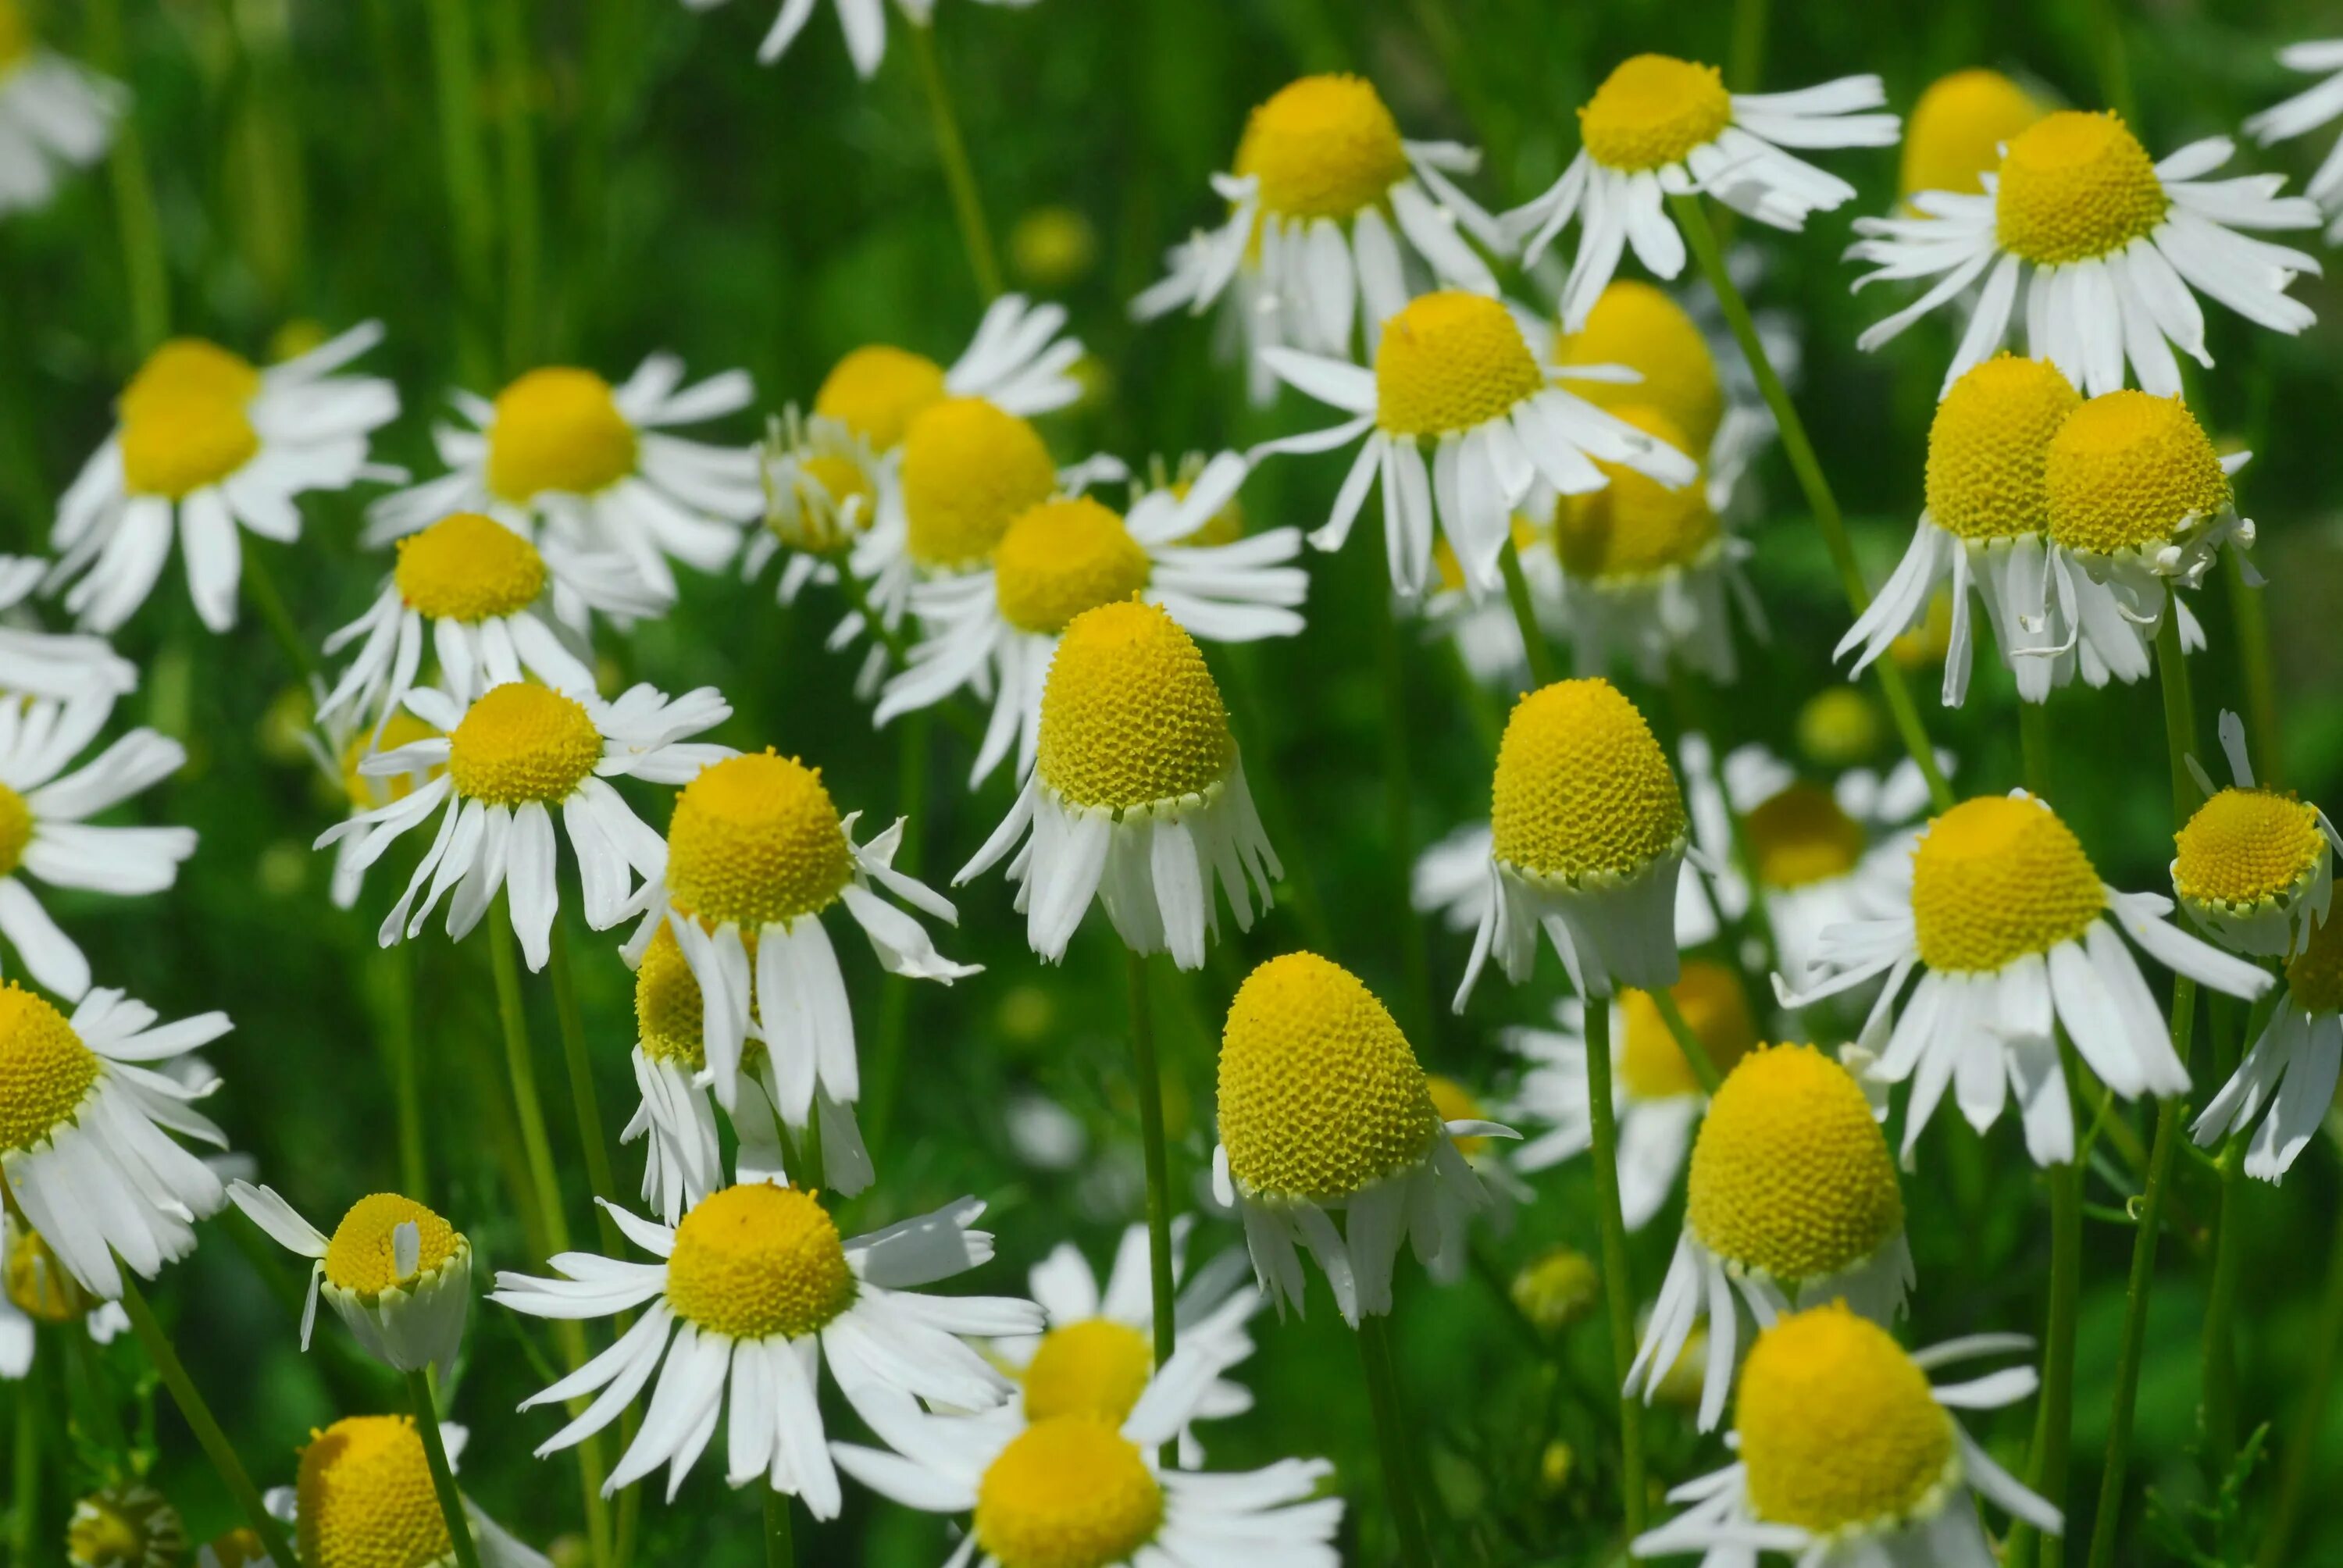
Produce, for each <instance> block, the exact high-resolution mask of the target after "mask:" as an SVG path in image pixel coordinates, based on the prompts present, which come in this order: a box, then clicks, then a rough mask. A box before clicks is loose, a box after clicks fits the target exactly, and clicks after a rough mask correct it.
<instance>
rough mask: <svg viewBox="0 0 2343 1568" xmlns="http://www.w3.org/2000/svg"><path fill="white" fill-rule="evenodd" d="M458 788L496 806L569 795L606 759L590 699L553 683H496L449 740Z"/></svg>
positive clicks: (554, 799) (552, 800)
mask: <svg viewBox="0 0 2343 1568" xmlns="http://www.w3.org/2000/svg"><path fill="white" fill-rule="evenodd" d="M447 748H448V749H447V771H448V772H449V773H450V774H451V775H452V776H453V777H454V778H455V780H456V793H457V794H458V795H461V796H463V797H465V798H466V799H472V800H485V801H487V802H488V804H489V805H491V806H519V805H523V804H525V803H527V802H528V801H531V800H535V801H539V802H541V803H543V804H546V805H548V806H549V805H553V804H555V803H557V802H558V801H561V800H566V799H568V798H569V796H570V793H571V792H572V791H573V790H575V789H577V788H578V785H580V784H582V783H584V782H585V781H586V778H587V776H588V774H590V773H592V772H593V771H594V765H595V764H596V763H598V762H599V761H601V760H602V732H601V731H600V730H598V729H595V728H594V720H593V719H592V718H591V717H589V716H588V714H587V712H586V705H585V704H584V703H581V702H579V701H578V700H577V699H575V698H569V697H564V696H562V695H561V693H559V692H558V691H555V690H553V689H551V688H549V687H543V686H534V685H531V684H529V683H528V682H526V681H518V680H516V681H508V682H507V683H506V684H505V685H502V686H494V687H490V688H489V689H488V690H487V691H485V692H483V693H482V694H481V695H480V697H479V699H478V701H476V702H474V703H473V704H472V706H471V707H470V708H469V709H466V710H465V713H464V719H463V722H462V723H460V724H458V725H457V726H456V733H455V734H453V735H451V736H449V737H448V738H447Z"/></svg>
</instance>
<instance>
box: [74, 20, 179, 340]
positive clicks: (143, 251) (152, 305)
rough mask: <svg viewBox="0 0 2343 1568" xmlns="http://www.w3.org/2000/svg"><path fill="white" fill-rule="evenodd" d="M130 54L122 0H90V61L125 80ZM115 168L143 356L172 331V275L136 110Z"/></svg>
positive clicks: (120, 139)
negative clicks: (165, 260) (165, 257)
mask: <svg viewBox="0 0 2343 1568" xmlns="http://www.w3.org/2000/svg"><path fill="white" fill-rule="evenodd" d="M128 54H129V51H128V49H127V47H126V42H125V40H124V37H123V33H122V0H90V7H89V55H90V60H91V62H92V63H93V64H95V65H96V66H97V67H98V69H100V70H102V71H105V72H106V73H108V74H109V75H114V76H116V77H118V78H121V79H123V80H127V79H128V78H129V75H130V72H129V60H128ZM113 172H114V216H115V222H116V226H118V227H119V228H120V229H121V231H122V264H123V270H124V273H125V275H126V278H127V284H128V288H129V295H130V313H129V314H130V328H131V332H132V334H133V335H134V337H136V343H135V344H134V345H133V347H136V349H137V351H138V354H139V356H140V357H142V358H143V357H146V355H148V354H150V353H152V352H153V351H154V350H155V348H156V346H157V345H158V344H160V343H161V342H162V341H163V339H165V338H166V337H169V336H170V335H171V278H170V273H169V271H168V270H167V268H166V266H165V263H164V260H163V223H162V218H161V216H160V215H159V214H158V213H157V212H156V206H155V183H154V179H153V177H152V176H151V175H150V174H149V172H148V170H147V167H146V143H145V141H144V140H143V139H141V137H140V136H139V135H138V124H137V118H136V116H135V115H125V116H122V118H121V120H120V121H119V122H118V123H116V126H115V127H114V158H113Z"/></svg>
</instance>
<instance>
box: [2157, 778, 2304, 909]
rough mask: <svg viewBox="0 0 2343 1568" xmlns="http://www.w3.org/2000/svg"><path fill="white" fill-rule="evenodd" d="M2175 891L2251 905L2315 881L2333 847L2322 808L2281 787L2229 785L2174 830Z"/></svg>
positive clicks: (2198, 899)
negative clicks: (2320, 819)
mask: <svg viewBox="0 0 2343 1568" xmlns="http://www.w3.org/2000/svg"><path fill="white" fill-rule="evenodd" d="M2172 837H2173V843H2174V845H2175V847H2176V848H2177V850H2178V853H2177V854H2176V855H2175V856H2174V857H2173V860H2172V885H2173V889H2174V890H2175V891H2177V893H2179V895H2180V896H2181V897H2182V898H2184V899H2187V900H2191V901H2193V902H2196V903H2200V904H2226V905H2230V906H2233V907H2235V906H2247V905H2252V904H2258V903H2261V902H2263V901H2264V900H2273V899H2278V898H2280V897H2282V896H2284V895H2286V894H2288V893H2291V892H2293V891H2295V890H2298V889H2299V888H2300V887H2302V886H2303V885H2305V884H2306V883H2308V881H2309V880H2310V878H2311V875H2312V873H2313V872H2315V871H2317V870H2318V858H2319V857H2320V856H2321V855H2323V854H2325V853H2326V852H2327V836H2326V834H2324V833H2322V832H2321V831H2319V828H2318V812H2317V811H2315V810H2313V809H2311V808H2310V807H2309V806H2308V805H2306V804H2304V803H2303V802H2302V801H2300V800H2298V799H2295V798H2294V797H2293V796H2291V795H2281V794H2279V793H2278V792H2277V791H2276V790H2274V789H2224V790H2221V791H2220V792H2219V793H2217V794H2216V795H2215V796H2214V797H2213V798H2212V799H2210V800H2207V801H2206V802H2205V804H2203V805H2202V806H2199V807H2198V808H2197V814H2196V815H2195V816H2193V817H2191V818H2189V819H2188V822H2187V826H2186V827H2184V828H2182V829H2180V831H2179V832H2177V833H2176V834H2174V835H2173V836H2172Z"/></svg>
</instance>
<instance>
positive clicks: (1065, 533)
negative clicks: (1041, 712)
mask: <svg viewBox="0 0 2343 1568" xmlns="http://www.w3.org/2000/svg"><path fill="white" fill-rule="evenodd" d="M992 570H993V581H994V585H995V591H996V593H997V595H998V597H999V600H1000V605H1001V618H1002V619H1003V620H1006V621H1007V622H1008V623H1009V624H1010V625H1011V626H1013V627H1015V628H1017V629H1018V630H1020V631H1031V632H1040V633H1043V634H1052V633H1056V632H1061V631H1063V630H1065V628H1066V623H1067V622H1068V621H1071V620H1072V619H1073V618H1074V617H1076V616H1078V615H1080V614H1081V613H1082V611H1084V610H1086V609H1093V608H1097V607H1098V606H1100V605H1102V604H1112V603H1114V602H1115V601H1117V600H1118V599H1127V598H1130V597H1131V595H1133V594H1135V593H1137V592H1139V591H1140V590H1141V588H1145V587H1146V586H1147V575H1148V561H1147V552H1146V551H1145V550H1144V549H1142V548H1140V546H1139V542H1138V541H1137V540H1135V539H1133V538H1131V530H1130V529H1128V528H1124V527H1123V525H1122V518H1121V517H1120V516H1118V515H1117V514H1116V513H1115V512H1114V511H1113V510H1112V509H1111V508H1107V507H1103V506H1101V505H1100V504H1099V503H1098V502H1096V501H1093V500H1091V498H1089V497H1087V496H1076V497H1073V498H1071V499H1067V500H1059V501H1044V502H1042V503H1041V505H1040V506H1038V507H1035V508H1031V510H1029V511H1027V512H1025V513H1024V514H1023V515H1022V516H1021V517H1019V518H1018V519H1017V520H1016V521H1015V522H1013V523H1011V524H1010V525H1009V531H1008V532H1007V533H1005V534H1003V535H1002V536H1001V548H1000V549H999V551H997V552H996V553H995V554H994V556H993V558H992Z"/></svg>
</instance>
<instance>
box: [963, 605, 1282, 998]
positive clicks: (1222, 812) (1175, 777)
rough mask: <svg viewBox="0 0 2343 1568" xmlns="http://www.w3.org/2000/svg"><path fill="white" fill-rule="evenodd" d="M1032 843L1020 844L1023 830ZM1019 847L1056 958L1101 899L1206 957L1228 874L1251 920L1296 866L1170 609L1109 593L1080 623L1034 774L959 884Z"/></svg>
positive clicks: (1069, 640) (1050, 687)
mask: <svg viewBox="0 0 2343 1568" xmlns="http://www.w3.org/2000/svg"><path fill="white" fill-rule="evenodd" d="M1029 832H1030V834H1031V839H1030V841H1027V842H1025V843H1023V845H1022V847H1019V845H1020V840H1021V839H1026V838H1027V835H1028V833H1029ZM1011 849H1016V850H1017V853H1016V856H1015V858H1014V859H1011V861H1010V863H1009V876H1010V879H1011V880H1012V881H1014V882H1015V883H1016V884H1017V908H1018V909H1019V910H1022V911H1023V912H1024V915H1025V935H1026V940H1027V942H1028V944H1029V945H1030V946H1031V948H1032V950H1034V951H1035V952H1037V953H1039V954H1041V957H1042V958H1044V959H1046V960H1049V961H1050V962H1051V963H1056V962H1058V961H1059V960H1061V959H1062V958H1064V957H1065V952H1066V944H1067V943H1068V942H1069V941H1071V940H1073V935H1074V929H1075V928H1076V927H1077V926H1079V925H1081V920H1082V916H1083V914H1084V913H1085V912H1086V911H1087V910H1089V909H1090V906H1091V900H1092V899H1093V898H1095V899H1097V900H1099V902H1100V903H1101V905H1103V906H1104V908H1105V910H1106V915H1107V919H1108V920H1110V921H1111V922H1112V923H1113V926H1114V929H1115V933H1116V934H1117V935H1118V936H1120V937H1121V939H1122V942H1123V945H1124V946H1125V947H1127V948H1129V949H1130V950H1131V951H1132V952H1134V953H1159V952H1169V953H1170V954H1171V955H1172V959H1173V960H1174V961H1175V962H1176V963H1177V964H1178V965H1179V966H1180V967H1181V968H1182V969H1187V970H1192V969H1201V968H1202V966H1203V962H1204V944H1205V941H1206V940H1207V939H1208V938H1210V937H1211V936H1212V935H1214V934H1216V933H1217V932H1218V931H1219V930H1220V905H1219V901H1218V900H1216V899H1215V898H1214V897H1213V886H1214V884H1215V883H1217V884H1218V885H1219V888H1220V890H1221V891H1222V893H1223V894H1225V895H1226V896H1227V899H1228V901H1229V907H1230V909H1231V910H1233V911H1234V912H1235V914H1236V918H1237V925H1238V927H1239V928H1240V929H1242V930H1252V900H1253V898H1254V897H1255V896H1256V895H1257V896H1258V897H1259V898H1260V900H1261V904H1262V909H1264V910H1266V909H1267V908H1268V907H1269V902H1270V890H1271V886H1272V883H1273V882H1274V881H1275V880H1276V879H1277V878H1279V877H1281V876H1282V875H1283V874H1284V872H1283V870H1282V869H1281V868H1280V866H1279V865H1278V860H1277V852H1276V851H1275V850H1274V849H1271V848H1270V844H1269V835H1268V833H1267V832H1266V831H1265V830H1264V829H1262V825H1261V816H1260V813H1259V812H1257V811H1255V810H1254V809H1253V803H1252V790H1251V789H1248V788H1247V787H1246V785H1245V775H1244V762H1243V759H1242V758H1240V757H1239V756H1238V755H1237V743H1236V739H1235V737H1233V736H1232V735H1231V734H1230V732H1229V716H1228V710H1227V709H1226V708H1224V707H1223V706H1222V702H1221V689H1220V687H1219V686H1218V685H1216V684H1215V683H1214V682H1213V679H1212V671H1211V670H1210V669H1209V668H1206V667H1205V664H1204V656H1203V654H1202V651H1201V650H1199V649H1198V648H1197V647H1196V642H1195V639H1194V638H1192V637H1190V636H1189V635H1188V634H1187V632H1185V631H1184V630H1182V628H1181V627H1180V623H1179V622H1178V621H1176V620H1174V619H1173V618H1172V616H1171V615H1170V613H1169V612H1167V611H1166V610H1164V609H1163V608H1161V607H1160V606H1156V605H1151V604H1147V603H1144V602H1142V601H1140V600H1136V599H1133V600H1127V601H1125V602H1123V603H1120V604H1108V605H1101V606H1099V607H1098V608H1095V609H1089V610H1085V611H1083V612H1082V613H1081V615H1078V616H1076V617H1075V618H1073V620H1072V621H1071V623H1070V624H1069V625H1068V626H1067V627H1066V629H1065V631H1064V633H1063V634H1062V635H1061V637H1060V638H1059V641H1058V648H1057V652H1056V653H1055V654H1054V655H1053V656H1052V657H1051V661H1050V671H1049V677H1048V679H1047V681H1046V683H1045V684H1044V686H1043V688H1042V691H1041V734H1040V739H1039V745H1038V748H1037V750H1036V754H1035V763H1034V769H1033V774H1032V777H1031V778H1030V779H1026V781H1025V785H1024V788H1023V789H1021V790H1020V791H1019V792H1018V795H1017V803H1016V804H1015V805H1014V806H1012V807H1011V809H1010V812H1009V815H1008V817H1007V818H1006V819H1003V820H1002V822H1001V826H1000V827H999V828H997V829H994V830H993V834H992V837H991V838H990V839H987V840H986V841H985V843H984V847H983V848H982V849H979V850H977V852H976V855H975V858H974V859H970V861H969V863H968V864H967V865H965V866H963V867H961V868H960V874H959V875H958V876H956V877H954V878H953V879H952V883H953V885H954V886H955V887H957V886H959V885H960V884H961V883H963V882H966V881H968V880H969V879H970V878H972V877H975V876H976V875H978V874H979V873H980V872H982V871H984V870H986V869H990V867H991V866H993V865H994V864H996V863H997V862H998V861H1000V860H1001V858H1002V857H1004V856H1006V855H1008V854H1009V853H1010V851H1011Z"/></svg>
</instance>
